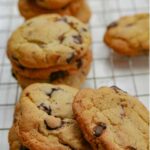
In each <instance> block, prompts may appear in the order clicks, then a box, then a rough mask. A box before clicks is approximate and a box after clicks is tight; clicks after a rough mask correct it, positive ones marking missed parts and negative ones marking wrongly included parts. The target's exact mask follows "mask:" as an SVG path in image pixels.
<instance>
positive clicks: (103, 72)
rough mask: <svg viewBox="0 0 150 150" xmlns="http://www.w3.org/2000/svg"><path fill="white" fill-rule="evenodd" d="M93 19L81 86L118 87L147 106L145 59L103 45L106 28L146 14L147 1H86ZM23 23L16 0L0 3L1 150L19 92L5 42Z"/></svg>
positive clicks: (5, 142)
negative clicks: (90, 58) (89, 65)
mask: <svg viewBox="0 0 150 150" xmlns="http://www.w3.org/2000/svg"><path fill="white" fill-rule="evenodd" d="M88 2H89V4H90V6H91V9H92V12H93V16H92V19H91V23H90V30H91V33H92V36H93V46H92V49H93V55H94V62H93V65H92V69H91V72H90V74H89V76H88V78H87V81H86V83H85V84H84V86H83V87H92V88H97V87H100V86H103V85H108V86H109V85H117V86H119V87H120V88H122V89H123V90H126V91H128V92H129V93H131V94H132V95H135V96H137V97H139V98H140V99H141V101H142V102H143V103H144V104H145V106H147V107H148V100H149V87H148V86H149V85H148V76H149V66H148V57H146V56H142V57H136V58H127V57H123V56H118V55H117V54H114V53H113V52H112V51H111V50H110V49H109V48H108V47H107V46H106V45H105V44H104V43H103V34H104V32H105V29H106V26H107V25H108V24H109V23H110V22H112V21H114V20H117V19H118V18H119V17H121V16H123V15H129V14H134V13H140V12H148V10H149V8H148V4H149V1H148V0H142V1H141V0H132V1H131V0H126V1H124V0H89V1H88ZM22 22H23V19H22V18H21V17H20V16H19V13H18V9H17V0H13V1H12V0H0V119H1V121H0V150H8V149H9V146H8V142H7V141H8V140H7V134H8V129H9V128H10V127H11V124H12V118H13V111H14V106H15V103H16V101H17V99H18V97H19V95H20V91H21V89H20V88H19V86H18V85H17V83H16V81H15V80H14V79H13V78H12V76H11V71H10V70H11V66H10V64H9V61H8V59H7V57H6V53H5V50H6V43H7V40H8V37H9V36H10V34H11V33H12V31H13V30H14V29H15V28H16V27H17V26H19V25H20V24H21V23H22Z"/></svg>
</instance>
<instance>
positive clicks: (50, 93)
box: [46, 88, 60, 98]
mask: <svg viewBox="0 0 150 150" xmlns="http://www.w3.org/2000/svg"><path fill="white" fill-rule="evenodd" d="M58 90H60V89H59V88H52V89H51V90H50V91H49V92H46V95H47V96H48V97H50V98H51V97H52V94H53V93H54V92H55V91H58Z"/></svg>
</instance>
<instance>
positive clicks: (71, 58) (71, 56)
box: [66, 53, 74, 64]
mask: <svg viewBox="0 0 150 150" xmlns="http://www.w3.org/2000/svg"><path fill="white" fill-rule="evenodd" d="M73 58H74V53H72V54H71V55H70V57H69V58H67V60H66V62H67V63H68V64H70V63H71V61H72V60H73Z"/></svg>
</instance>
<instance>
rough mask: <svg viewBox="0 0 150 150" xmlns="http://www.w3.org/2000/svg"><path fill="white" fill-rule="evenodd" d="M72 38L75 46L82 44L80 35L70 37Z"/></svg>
mask: <svg viewBox="0 0 150 150" xmlns="http://www.w3.org/2000/svg"><path fill="white" fill-rule="evenodd" d="M72 38H73V41H74V42H75V43H76V44H82V43H83V40H82V37H81V35H74V36H72Z"/></svg>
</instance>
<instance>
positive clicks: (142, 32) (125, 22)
mask: <svg viewBox="0 0 150 150" xmlns="http://www.w3.org/2000/svg"><path fill="white" fill-rule="evenodd" d="M104 42H105V43H106V44H107V45H108V46H109V47H110V48H112V49H113V50H114V51H116V52H117V53H119V54H122V55H127V56H135V55H142V54H148V53H149V14H146V13H145V14H136V15H133V16H126V17H122V18H121V19H119V20H118V21H116V22H113V23H111V24H110V25H109V26H108V27H107V31H106V33H105V36H104Z"/></svg>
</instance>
